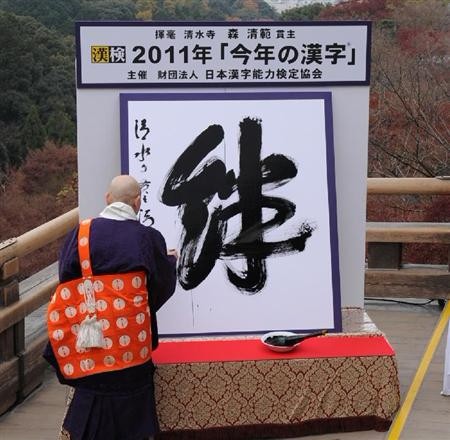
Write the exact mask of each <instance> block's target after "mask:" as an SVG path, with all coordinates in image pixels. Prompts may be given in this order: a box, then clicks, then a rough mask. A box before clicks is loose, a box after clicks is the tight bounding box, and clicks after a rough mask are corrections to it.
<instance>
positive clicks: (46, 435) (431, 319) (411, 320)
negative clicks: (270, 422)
mask: <svg viewBox="0 0 450 440" xmlns="http://www.w3.org/2000/svg"><path fill="white" fill-rule="evenodd" d="M411 301H414V302H419V301H420V300H411ZM366 311H367V312H368V314H369V316H370V318H371V319H372V320H373V321H374V323H375V324H376V326H377V327H378V328H379V329H380V330H381V331H383V332H384V333H385V334H386V335H387V338H388V340H389V342H390V343H391V344H392V346H393V347H394V349H395V350H396V353H397V361H398V368H399V375H400V386H401V393H402V397H404V395H405V393H406V391H407V390H408V387H409V385H410V383H411V380H412V378H413V376H414V373H415V371H416V368H417V366H418V363H419V361H420V359H421V356H422V354H423V351H424V349H425V346H426V344H427V342H428V339H429V338H430V336H431V334H432V331H433V328H434V326H435V324H436V322H437V320H438V318H439V314H440V310H439V308H438V307H437V304H436V303H433V304H430V305H428V306H424V307H417V306H406V305H399V304H391V303H385V302H374V301H367V303H366ZM444 339H445V338H443V341H441V343H440V346H439V348H438V351H437V352H436V355H435V357H434V359H433V361H432V364H431V366H430V369H429V371H428V374H427V376H426V379H425V381H424V384H423V386H422V389H421V390H420V392H419V394H418V396H417V399H416V402H415V404H414V406H413V409H412V411H411V414H410V416H409V418H408V420H407V423H406V426H405V429H404V431H403V434H402V436H401V438H402V439H405V440H428V439H433V440H444V439H445V440H448V439H449V438H450V397H442V396H441V395H440V391H441V388H442V379H443V364H444V349H445V340H444ZM65 395H66V390H65V387H63V386H60V385H59V384H58V383H57V382H56V380H55V379H54V377H53V375H52V374H51V372H50V371H48V373H47V378H46V380H45V383H44V384H43V386H41V387H40V388H39V389H38V390H36V391H35V392H34V393H33V394H32V395H31V396H30V397H29V398H28V399H26V401H25V402H23V403H22V404H21V405H19V406H17V407H16V408H14V409H13V410H12V411H10V412H9V413H6V414H5V415H4V416H2V417H0V439H5V440H47V439H48V440H50V439H51V440H56V439H57V437H58V433H59V428H60V423H61V418H62V414H63V412H64V407H65ZM385 437H386V433H385V432H376V431H360V432H354V433H345V434H327V435H319V436H308V437H301V438H302V439H307V438H311V439H316V440H322V439H323V440H325V439H328V440H347V439H348V440H356V439H358V440H381V439H384V438H385Z"/></svg>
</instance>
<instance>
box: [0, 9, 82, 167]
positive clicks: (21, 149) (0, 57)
mask: <svg viewBox="0 0 450 440" xmlns="http://www.w3.org/2000/svg"><path fill="white" fill-rule="evenodd" d="M0 29H1V32H0V48H1V49H0V136H1V137H0V139H1V140H2V142H3V143H4V144H5V146H6V149H7V151H8V159H9V163H10V165H11V166H17V165H19V164H20V163H21V161H22V160H23V159H24V157H25V156H26V146H27V145H28V142H34V141H27V139H28V138H29V132H30V131H32V132H33V133H38V134H39V133H40V132H41V130H40V129H39V130H37V131H36V127H37V128H39V124H38V123H37V122H36V120H37V119H39V121H40V125H41V126H45V125H46V124H47V122H48V119H49V117H50V115H51V113H52V112H53V111H54V110H55V108H61V109H62V111H64V112H65V113H66V114H67V115H68V116H69V117H70V119H71V120H72V122H73V123H74V121H75V86H74V69H73V56H74V51H73V42H72V41H71V40H72V39H70V40H68V39H67V38H62V37H61V35H59V34H58V33H56V32H55V31H51V30H49V29H47V28H46V27H45V26H44V25H42V24H41V23H39V22H37V21H36V20H35V19H33V18H31V17H19V16H17V15H14V14H12V13H8V12H3V11H0ZM56 105H58V107H56ZM32 109H33V110H32ZM31 110H32V111H31ZM34 112H37V114H38V118H36V117H35V116H36V115H35V114H34ZM27 119H28V120H27ZM26 120H27V121H26ZM25 122H26V123H25ZM34 122H35V123H36V126H34V128H33V123H34ZM25 128H26V129H27V130H28V133H24V134H22V130H23V129H25ZM38 139H40V136H38ZM24 141H25V144H24ZM43 144H44V142H42V143H41V145H38V146H39V147H42V145H43Z"/></svg>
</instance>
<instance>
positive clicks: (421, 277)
mask: <svg viewBox="0 0 450 440" xmlns="http://www.w3.org/2000/svg"><path fill="white" fill-rule="evenodd" d="M368 194H380V195H404V194H414V195H447V196H449V195H450V180H442V179H437V178H435V179H433V178H431V179H426V178H409V179H408V178H405V179H368ZM366 243H367V269H366V274H365V296H366V297H409V298H429V299H431V298H435V299H447V298H449V297H450V272H449V267H450V266H449V263H450V261H449V257H450V255H449V254H448V255H449V257H447V262H446V264H445V265H440V266H437V265H435V266H432V265H424V264H420V265H417V264H416V265H411V264H404V262H403V261H402V248H403V244H405V243H440V244H445V245H447V247H448V245H449V244H450V223H425V222H422V223H416V222H411V223H395V222H389V223H387V222H380V223H375V222H368V223H367V229H366Z"/></svg>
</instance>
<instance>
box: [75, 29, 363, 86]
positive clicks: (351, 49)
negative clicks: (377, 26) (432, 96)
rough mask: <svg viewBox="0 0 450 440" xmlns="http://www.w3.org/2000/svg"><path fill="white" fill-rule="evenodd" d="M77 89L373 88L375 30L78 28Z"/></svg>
mask: <svg viewBox="0 0 450 440" xmlns="http://www.w3.org/2000/svg"><path fill="white" fill-rule="evenodd" d="M76 51H77V86H78V88H83V87H85V88H87V87H91V88H95V87H99V88H101V87H110V88H123V87H133V88H136V87H146V88H149V87H200V86H201V87H204V86H214V87H217V86H225V87H231V86H267V85H274V86H310V85H343V84H345V85H368V84H369V73H370V65H369V61H370V22H295V23H289V22H251V23H244V22H239V23H237V22H217V23H205V22H203V23H202V22H195V23H183V22H174V23H159V22H78V23H76Z"/></svg>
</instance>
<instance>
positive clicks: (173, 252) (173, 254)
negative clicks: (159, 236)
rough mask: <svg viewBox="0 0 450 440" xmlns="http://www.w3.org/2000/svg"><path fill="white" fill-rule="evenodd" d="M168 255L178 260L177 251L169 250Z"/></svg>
mask: <svg viewBox="0 0 450 440" xmlns="http://www.w3.org/2000/svg"><path fill="white" fill-rule="evenodd" d="M167 255H172V256H173V257H175V258H176V259H178V257H179V255H178V251H177V250H176V249H167Z"/></svg>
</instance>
